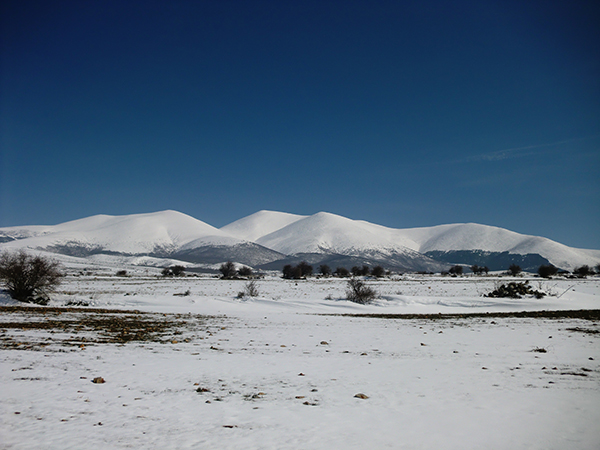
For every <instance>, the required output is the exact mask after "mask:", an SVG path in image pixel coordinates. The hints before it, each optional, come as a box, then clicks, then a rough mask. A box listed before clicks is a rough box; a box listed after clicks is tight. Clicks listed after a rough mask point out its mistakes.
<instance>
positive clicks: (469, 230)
mask: <svg viewBox="0 0 600 450" xmlns="http://www.w3.org/2000/svg"><path fill="white" fill-rule="evenodd" d="M276 214H278V213H273V212H268V211H261V213H257V214H253V215H251V216H248V217H246V218H244V219H241V220H239V221H237V222H234V224H240V223H243V224H244V225H245V227H246V228H247V229H251V230H253V233H252V237H253V238H254V239H255V242H256V243H259V244H261V245H263V246H265V247H268V248H271V249H273V250H277V251H279V252H281V253H285V254H288V255H294V254H312V253H330V254H331V253H334V254H340V255H348V256H356V255H363V256H367V255H368V254H371V255H373V254H376V256H377V258H381V259H385V257H384V255H393V258H395V259H398V262H400V261H401V259H402V258H400V255H401V256H402V257H405V258H417V259H418V258H421V257H422V256H423V255H424V254H426V253H427V254H431V253H433V252H435V253H436V254H438V255H439V254H440V253H441V252H448V253H451V252H457V251H462V252H463V255H464V254H465V253H468V251H472V252H475V253H477V254H478V255H481V253H482V252H484V253H487V254H492V255H493V254H497V253H506V252H507V253H508V254H510V255H522V256H526V255H540V256H541V258H542V260H543V261H548V262H550V263H552V264H554V265H555V266H557V267H560V268H563V269H567V270H572V269H574V268H575V267H578V266H581V265H583V264H588V265H596V264H599V263H600V250H585V249H576V248H572V247H568V246H566V245H563V244H560V243H558V242H555V241H552V240H550V239H547V238H543V237H538V236H528V235H523V234H519V233H515V232H513V231H509V230H506V229H503V228H498V227H493V226H488V225H480V224H475V223H465V224H451V225H439V226H434V227H423V228H407V229H397V228H389V227H384V226H381V225H376V224H372V223H369V222H366V221H362V220H352V219H348V218H345V217H341V216H336V215H334V214H329V213H323V212H321V213H317V214H314V215H312V216H294V217H290V218H289V223H288V224H285V225H283V226H281V227H280V228H279V229H275V228H276V226H277V225H279V224H278V223H277V222H275V221H271V217H273V216H274V215H276ZM234 224H231V225H234ZM231 225H228V226H226V227H223V228H222V230H228V232H230V233H231V234H233V235H236V230H240V229H243V227H237V226H236V227H233V226H231ZM261 230H262V231H263V232H264V234H262V235H260V231H261ZM240 236H241V235H240ZM515 260H516V261H519V259H518V258H517V259H515ZM522 260H524V259H522ZM415 262H416V261H415ZM448 262H450V261H448ZM453 262H456V263H461V262H463V261H453ZM417 264H425V261H424V260H422V261H421V262H420V263H417ZM425 265H426V264H425ZM503 268H506V267H503ZM420 270H432V269H431V268H427V269H426V268H422V269H420Z"/></svg>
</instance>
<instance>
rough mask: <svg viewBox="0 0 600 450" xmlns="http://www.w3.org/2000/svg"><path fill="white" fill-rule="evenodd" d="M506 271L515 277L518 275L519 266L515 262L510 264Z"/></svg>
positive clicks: (519, 271)
mask: <svg viewBox="0 0 600 450" xmlns="http://www.w3.org/2000/svg"><path fill="white" fill-rule="evenodd" d="M508 273H509V274H510V275H512V276H513V277H516V276H517V275H519V274H520V273H521V267H520V266H518V265H517V264H511V265H510V267H509V268H508Z"/></svg>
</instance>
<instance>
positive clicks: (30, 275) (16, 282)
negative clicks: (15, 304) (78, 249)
mask: <svg viewBox="0 0 600 450" xmlns="http://www.w3.org/2000/svg"><path fill="white" fill-rule="evenodd" d="M63 276H64V275H63V273H62V272H61V270H60V264H59V263H58V262H57V261H53V260H51V259H48V258H44V257H42V256H32V255H29V254H28V253H27V252H25V250H20V251H18V252H16V253H9V252H5V253H2V254H1V255H0V281H1V282H2V283H3V284H4V286H5V287H6V290H7V291H8V293H9V295H10V296H11V297H12V298H14V299H15V300H18V301H20V302H26V303H38V304H42V305H45V304H47V303H48V301H49V297H48V295H49V294H50V293H51V292H52V291H53V290H54V288H55V287H56V286H58V285H59V284H60V281H61V278H62V277H63Z"/></svg>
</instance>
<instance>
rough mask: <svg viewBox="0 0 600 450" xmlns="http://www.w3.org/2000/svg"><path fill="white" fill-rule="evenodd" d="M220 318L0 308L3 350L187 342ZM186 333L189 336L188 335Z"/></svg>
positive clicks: (109, 311) (127, 311)
mask: <svg viewBox="0 0 600 450" xmlns="http://www.w3.org/2000/svg"><path fill="white" fill-rule="evenodd" d="M211 319H216V317H211V316H200V315H191V314H160V313H145V312H141V311H133V310H113V309H99V308H57V307H50V308H43V307H39V308H36V307H26V306H2V307H0V349H6V348H17V349H26V350H40V349H42V348H46V347H48V346H50V345H54V344H59V345H61V346H78V347H85V346H88V345H94V344H127V343H131V342H137V343H142V342H159V343H177V342H179V341H185V342H189V341H190V340H191V339H193V337H194V335H193V333H196V332H201V331H206V330H207V329H208V327H209V325H210V324H211V323H213V322H214V320H211ZM184 334H185V336H184Z"/></svg>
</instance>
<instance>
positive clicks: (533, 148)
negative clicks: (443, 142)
mask: <svg viewBox="0 0 600 450" xmlns="http://www.w3.org/2000/svg"><path fill="white" fill-rule="evenodd" d="M598 136H599V135H594V136H586V137H583V138H575V139H565V140H563V141H558V142H552V143H550V144H535V145H526V146H524V147H514V148H506V149H503V150H496V151H494V152H488V153H482V154H479V155H474V156H471V157H469V158H467V161H470V162H472V161H502V160H505V159H515V158H524V157H526V156H534V155H539V154H541V153H546V152H548V151H550V150H552V149H554V148H555V147H558V146H560V145H564V144H570V143H573V142H579V141H583V140H588V139H592V138H597V137H598Z"/></svg>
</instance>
